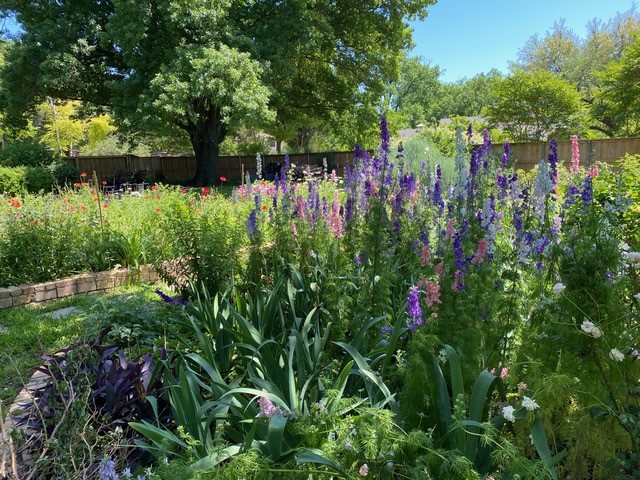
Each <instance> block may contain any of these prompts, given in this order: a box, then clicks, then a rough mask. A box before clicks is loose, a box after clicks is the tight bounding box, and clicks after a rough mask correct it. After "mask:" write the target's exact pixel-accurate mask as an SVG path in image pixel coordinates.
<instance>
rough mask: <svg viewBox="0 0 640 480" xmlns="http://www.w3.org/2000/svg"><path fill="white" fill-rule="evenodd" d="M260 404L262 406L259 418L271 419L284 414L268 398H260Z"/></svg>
mask: <svg viewBox="0 0 640 480" xmlns="http://www.w3.org/2000/svg"><path fill="white" fill-rule="evenodd" d="M258 403H259V404H260V413H258V417H260V418H271V417H273V416H274V415H275V414H276V413H280V414H282V413H283V412H282V410H281V409H280V408H279V407H276V406H275V405H274V403H273V402H272V401H271V400H269V399H268V398H267V397H260V400H258Z"/></svg>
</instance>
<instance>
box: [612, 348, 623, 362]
mask: <svg viewBox="0 0 640 480" xmlns="http://www.w3.org/2000/svg"><path fill="white" fill-rule="evenodd" d="M609 358H611V360H615V361H616V362H621V361H623V360H624V353H622V352H621V351H620V350H618V349H617V348H612V349H611V351H610V352H609Z"/></svg>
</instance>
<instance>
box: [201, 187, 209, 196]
mask: <svg viewBox="0 0 640 480" xmlns="http://www.w3.org/2000/svg"><path fill="white" fill-rule="evenodd" d="M202 195H209V189H208V188H207V187H203V188H202Z"/></svg>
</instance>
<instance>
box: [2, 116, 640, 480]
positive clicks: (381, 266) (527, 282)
mask: <svg viewBox="0 0 640 480" xmlns="http://www.w3.org/2000/svg"><path fill="white" fill-rule="evenodd" d="M381 127H382V128H381V130H382V142H381V147H380V149H379V151H378V152H377V153H376V155H374V156H371V155H369V154H367V153H366V152H363V151H361V150H358V151H357V152H356V155H355V159H354V162H353V164H352V165H350V166H349V168H348V169H347V171H346V173H345V176H344V178H342V179H339V178H337V177H336V175H335V173H333V172H330V171H325V172H324V175H323V178H322V179H310V180H307V181H303V182H297V181H293V180H292V176H291V175H289V172H290V168H293V166H292V165H290V164H289V163H288V162H287V161H286V160H285V163H284V165H283V166H282V169H281V170H280V171H279V172H277V174H276V176H275V180H274V182H272V183H271V182H264V181H256V182H254V183H249V184H246V185H242V186H241V187H239V188H237V189H236V190H235V191H234V193H233V194H232V195H231V196H230V197H225V198H223V197H221V196H218V195H216V194H215V192H211V191H208V190H197V191H190V192H186V191H181V190H179V189H177V188H169V187H159V188H158V189H156V190H153V191H150V192H148V195H145V194H143V196H141V197H139V198H128V199H124V200H117V199H99V201H98V202H94V203H92V204H90V203H89V202H90V201H93V198H92V194H91V192H90V190H91V186H80V187H79V189H78V191H77V192H69V193H68V194H67V196H66V197H65V196H61V197H60V198H59V202H61V205H69V204H70V205H72V206H74V207H75V208H76V210H80V211H82V209H81V208H80V207H81V206H82V205H84V206H85V207H86V209H87V210H88V209H89V206H91V207H92V208H93V210H92V211H93V212H94V213H93V214H91V215H90V214H86V216H78V217H74V218H77V219H78V220H77V221H78V224H77V225H78V228H79V229H80V225H82V226H83V228H86V229H87V230H86V231H87V232H89V231H91V232H92V233H93V234H94V235H96V236H97V237H96V238H98V240H99V241H98V243H97V244H98V245H102V244H103V243H100V242H104V244H105V245H106V244H107V243H108V242H109V239H110V238H111V241H113V239H114V238H116V239H119V240H121V242H120V243H123V244H124V247H122V248H120V249H119V250H118V249H116V250H109V249H107V248H105V249H104V252H109V253H104V255H105V258H106V259H105V264H111V263H113V262H114V260H113V259H114V258H115V257H114V254H113V253H111V252H113V251H118V252H120V254H119V258H126V257H130V260H129V261H127V262H126V263H128V264H135V263H136V262H140V261H143V260H144V261H151V262H154V263H155V265H156V266H157V268H158V269H159V271H160V272H161V274H162V276H163V279H164V280H165V281H166V282H167V283H168V284H169V285H170V286H172V287H174V293H173V294H172V296H171V297H170V296H167V295H164V298H165V300H166V301H167V302H166V303H167V307H166V308H168V309H169V310H167V312H169V313H168V315H169V316H170V319H171V320H170V321H169V323H170V326H167V322H159V323H158V322H155V321H154V320H153V319H154V317H155V315H156V314H155V313H151V314H148V313H146V312H145V311H144V310H138V311H136V309H135V307H134V306H133V305H129V306H127V307H126V310H128V311H129V312H130V313H128V314H126V315H122V313H123V311H122V309H121V308H119V307H118V306H117V305H114V306H108V305H107V306H105V307H104V308H103V309H102V310H100V309H98V310H96V311H94V312H93V313H92V315H94V318H100V317H101V315H103V314H105V315H106V314H107V313H108V312H109V311H110V310H111V309H115V310H116V311H118V312H120V313H119V314H118V315H120V316H121V317H118V316H111V317H105V318H111V319H113V320H114V321H115V320H116V319H117V318H121V320H118V322H119V323H118V324H117V325H115V326H113V327H112V328H111V329H110V330H109V333H108V335H109V337H108V341H107V342H106V343H105V345H111V344H113V345H117V344H120V345H119V346H122V347H126V349H127V357H126V361H125V360H122V361H121V365H123V369H124V370H126V368H128V367H127V366H128V365H132V364H138V365H140V364H141V362H143V360H142V359H144V358H152V359H153V362H154V368H153V378H148V379H147V380H146V381H145V383H144V385H146V386H145V388H144V389H143V391H141V393H140V394H139V395H138V396H137V397H135V396H133V397H131V398H130V401H131V402H137V403H136V404H139V403H140V402H143V403H144V402H148V404H149V406H150V407H151V410H144V411H145V412H146V413H145V415H143V416H140V415H139V416H137V417H135V418H130V420H131V422H130V423H127V422H121V423H120V426H121V428H122V435H123V436H122V437H119V438H120V440H118V441H115V440H114V441H113V442H112V443H111V446H112V448H111V449H110V450H108V451H107V450H105V449H101V450H99V451H100V452H102V453H101V455H93V456H92V457H91V459H90V461H89V462H87V463H85V464H84V466H85V467H86V472H87V475H98V476H99V477H100V478H109V479H112V478H127V477H128V475H130V474H131V475H134V476H140V477H141V478H147V479H151V478H163V479H165V478H166V479H170V478H211V477H212V476H215V477H216V478H218V477H219V478H254V479H261V478H360V477H365V476H370V477H373V478H424V479H427V478H460V479H463V478H464V479H467V478H494V479H498V478H504V479H507V478H531V479H539V478H565V477H567V476H571V477H572V478H594V479H596V478H598V479H605V478H636V477H634V475H636V476H637V472H638V443H637V439H638V434H639V433H640V431H639V430H638V429H639V428H640V427H639V425H640V413H639V402H640V396H639V387H640V386H639V385H638V378H639V376H640V353H638V343H639V342H640V329H639V328H638V309H639V307H640V283H639V278H640V276H639V270H640V245H639V244H638V238H637V232H636V231H635V229H634V228H633V227H632V226H631V225H630V223H631V222H634V221H635V220H637V218H636V217H637V215H636V213H637V208H638V198H637V196H636V195H634V194H633V193H629V192H633V191H634V186H635V185H637V177H636V176H635V175H634V173H633V170H632V167H630V166H629V165H628V164H627V163H623V164H622V165H621V166H620V167H619V169H618V170H606V169H605V167H601V166H598V165H587V166H580V165H579V164H578V159H579V155H578V152H577V142H576V146H575V149H574V155H573V161H572V164H571V165H570V168H563V167H560V166H559V159H558V158H557V152H556V151H555V147H554V145H553V144H552V147H551V150H550V152H549V155H548V158H546V159H543V160H542V161H541V162H540V164H539V165H538V167H537V169H535V170H534V171H533V172H531V173H528V174H525V173H524V172H521V171H518V170H517V169H516V165H515V164H514V160H513V159H512V158H511V157H510V154H509V147H508V144H505V145H504V146H501V147H499V148H496V147H494V146H493V145H491V142H490V141H489V137H488V134H485V135H484V142H483V144H482V145H480V146H479V147H472V146H471V145H469V142H468V141H467V139H466V138H470V133H471V132H465V133H463V132H461V131H459V132H458V135H457V139H456V156H455V167H454V168H453V169H450V170H447V172H449V171H450V172H451V173H449V174H447V172H443V170H442V168H441V167H440V166H439V165H435V164H430V162H428V161H427V160H425V161H424V162H422V163H421V162H416V161H415V159H413V158H412V161H411V162H405V159H404V158H403V152H402V151H398V152H393V153H392V152H391V151H390V147H389V137H388V133H387V131H386V123H385V121H384V120H383V121H382V124H381ZM414 156H415V155H414V154H413V153H412V157H414ZM627 161H629V162H631V163H633V162H632V161H631V160H627ZM63 195H64V194H63ZM65 198H66V199H67V202H66V203H65ZM103 201H104V202H105V203H104V204H106V205H107V208H104V209H98V205H102V206H104V204H103ZM9 202H19V203H20V205H18V206H15V205H13V204H10V203H9ZM27 205H34V209H36V211H38V212H44V210H37V209H38V208H44V207H42V206H41V204H39V203H38V200H37V199H31V198H27V197H25V198H24V199H21V200H17V199H11V200H8V199H7V200H5V205H4V207H3V208H4V214H3V215H4V216H3V219H4V220H3V221H4V222H24V223H26V222H29V221H30V218H31V217H30V213H29V210H28V209H27V207H26V206H27ZM59 205H60V204H59ZM23 208H24V209H25V210H22V209H23ZM67 208H68V207H67ZM74 213H75V212H74ZM116 213H117V214H116ZM55 214H56V213H55V212H54V213H53V215H55ZM18 215H20V217H18ZM100 215H102V216H100ZM74 221H75V220H74ZM91 222H93V223H91ZM74 225H75V224H74ZM157 227H159V228H157ZM3 232H4V233H3V236H2V239H3V241H4V239H5V238H12V237H11V233H10V232H9V229H5V230H3ZM43 235H44V233H43ZM86 235H89V233H87V234H86ZM119 235H122V237H119ZM69 243H70V244H73V242H69ZM3 245H4V244H3ZM78 245H81V243H78ZM125 252H128V253H126V254H125ZM136 252H144V255H142V254H138V253H136ZM25 261H26V260H25ZM185 302H186V304H185ZM125 303H126V302H125ZM123 305H124V304H123ZM163 315H164V314H163ZM138 317H140V318H146V319H147V321H145V322H144V328H142V329H141V328H136V327H135V324H136V318H138ZM163 318H164V317H163ZM123 323H124V324H126V326H123ZM99 334H100V331H98V332H96V335H97V336H98V335H99ZM105 335H107V333H105ZM105 338H106V337H105ZM100 343H101V345H102V342H100ZM113 348H115V349H114V350H113V351H112V352H111V354H113V355H116V354H117V351H118V346H114V347H113ZM105 351H106V350H100V352H101V353H104V352H105ZM147 353H149V354H150V355H151V357H145V355H146V354H147ZM100 358H101V360H97V364H98V365H100V364H102V365H104V364H105V362H107V361H113V360H112V359H109V358H105V357H104V356H102V357H100ZM114 358H115V357H114ZM77 365H80V366H81V368H80V370H82V368H85V367H82V366H86V365H87V363H86V361H84V360H82V361H80V362H79V363H77ZM110 365H111V364H110ZM125 367H126V368H125ZM147 371H148V370H147ZM91 385H92V386H95V383H92V384H91ZM92 388H93V387H92ZM90 390H91V389H90ZM62 393H64V392H62ZM60 395H61V393H60V392H59V396H60ZM88 395H89V396H90V394H88ZM60 398H66V397H65V396H64V395H62V396H61V397H60ZM134 410H135V409H134ZM135 411H141V410H139V409H138V410H135ZM95 414H96V410H90V413H89V414H88V415H90V416H91V415H95ZM113 414H114V413H113V411H102V410H100V415H106V417H101V418H102V420H103V424H108V421H104V418H107V419H109V418H112V419H113ZM109 415H112V417H109ZM100 431H101V434H102V435H103V437H100V438H103V439H104V438H107V437H106V435H108V434H107V432H106V431H102V430H100ZM603 432H604V434H603ZM108 438H112V437H108ZM122 439H127V442H124V443H126V444H127V445H129V446H130V445H132V444H134V443H135V445H136V446H137V449H134V450H132V449H130V448H120V447H119V446H120V445H122V442H121V440H122ZM104 443H106V444H108V443H109V442H104ZM96 451H98V450H96ZM132 452H136V453H135V454H133V453H132Z"/></svg>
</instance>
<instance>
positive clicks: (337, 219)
mask: <svg viewBox="0 0 640 480" xmlns="http://www.w3.org/2000/svg"><path fill="white" fill-rule="evenodd" d="M329 225H330V226H331V231H332V232H333V234H334V235H335V237H336V238H342V236H343V235H344V229H343V228H342V217H341V216H340V198H339V192H338V190H337V189H336V190H334V191H333V203H332V204H331V213H329Z"/></svg>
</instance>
